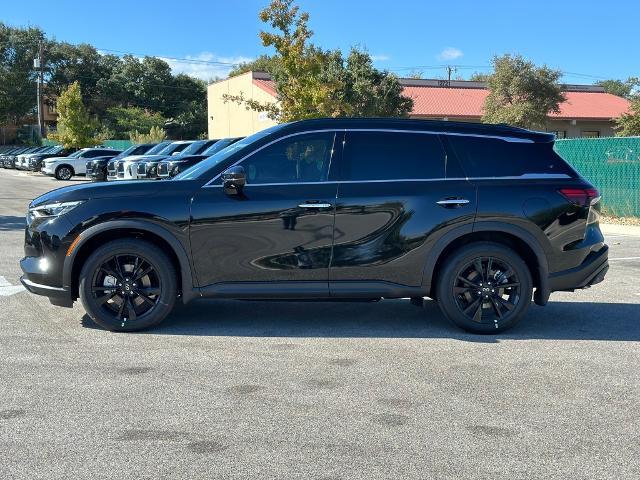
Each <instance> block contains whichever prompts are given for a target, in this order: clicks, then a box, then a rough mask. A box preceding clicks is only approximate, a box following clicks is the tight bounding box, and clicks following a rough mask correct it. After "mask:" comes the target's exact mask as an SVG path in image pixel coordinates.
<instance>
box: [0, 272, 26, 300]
mask: <svg viewBox="0 0 640 480" xmlns="http://www.w3.org/2000/svg"><path fill="white" fill-rule="evenodd" d="M23 290H25V288H24V287H23V286H22V285H11V282H9V281H8V280H7V279H6V278H4V277H3V276H2V275H0V297H8V296H9V295H15V294H16V293H20V292H22V291H23Z"/></svg>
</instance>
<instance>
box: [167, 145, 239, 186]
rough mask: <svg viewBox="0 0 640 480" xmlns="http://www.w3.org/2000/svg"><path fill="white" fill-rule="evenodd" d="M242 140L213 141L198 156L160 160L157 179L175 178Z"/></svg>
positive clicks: (182, 156)
mask: <svg viewBox="0 0 640 480" xmlns="http://www.w3.org/2000/svg"><path fill="white" fill-rule="evenodd" d="M242 138H244V137H230V138H223V139H222V140H218V141H213V144H212V145H210V146H209V148H207V149H206V150H204V151H203V152H202V153H200V154H198V155H180V156H178V157H175V158H171V159H167V160H162V161H160V162H158V167H157V174H158V178H170V177H175V176H176V175H177V174H178V173H180V172H184V171H185V170H186V169H187V168H190V167H193V166H194V165H195V164H196V163H199V162H201V161H202V160H204V159H205V158H209V157H210V156H212V155H215V154H216V153H218V152H219V151H220V150H222V149H223V148H227V147H228V146H229V145H231V144H233V143H236V142H237V141H238V140H241V139H242Z"/></svg>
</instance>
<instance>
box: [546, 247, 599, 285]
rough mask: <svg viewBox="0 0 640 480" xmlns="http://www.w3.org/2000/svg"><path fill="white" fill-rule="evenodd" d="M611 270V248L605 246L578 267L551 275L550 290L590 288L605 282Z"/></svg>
mask: <svg viewBox="0 0 640 480" xmlns="http://www.w3.org/2000/svg"><path fill="white" fill-rule="evenodd" d="M608 270H609V247H608V246H606V245H603V246H602V248H601V249H600V250H598V251H595V252H591V253H590V254H589V255H587V258H585V260H584V261H583V262H582V263H581V264H580V265H578V266H577V267H574V268H570V269H568V270H563V271H561V272H556V273H552V274H551V275H549V290H550V291H551V292H556V291H569V292H572V291H573V290H578V289H581V288H589V287H590V286H591V285H595V284H597V283H600V282H602V281H603V280H604V277H605V275H606V273H607V271H608Z"/></svg>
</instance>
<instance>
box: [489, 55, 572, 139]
mask: <svg viewBox="0 0 640 480" xmlns="http://www.w3.org/2000/svg"><path fill="white" fill-rule="evenodd" d="M493 67H494V73H493V74H492V75H491V76H490V77H489V79H488V86H489V95H488V96H487V98H486V100H485V104H484V116H483V118H482V120H483V122H486V123H507V124H510V125H515V126H519V127H524V128H544V125H545V123H546V120H547V115H548V114H549V113H558V112H559V111H560V104H561V103H562V102H563V101H564V100H565V96H564V95H563V93H562V89H561V86H560V84H559V82H558V81H559V79H560V77H561V72H560V71H558V70H552V69H550V68H548V67H547V66H542V67H536V66H535V65H534V64H533V63H532V62H529V61H527V60H525V59H524V58H523V57H522V56H520V55H516V56H511V55H504V56H501V57H498V56H496V57H494V59H493Z"/></svg>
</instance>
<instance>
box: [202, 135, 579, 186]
mask: <svg viewBox="0 0 640 480" xmlns="http://www.w3.org/2000/svg"><path fill="white" fill-rule="evenodd" d="M326 132H333V133H335V135H336V138H337V134H338V133H339V132H343V133H347V132H384V133H415V134H426V135H451V136H459V137H478V138H493V139H496V140H503V141H505V142H512V143H535V142H534V141H533V140H531V139H529V138H519V137H509V136H501V135H483V134H479V133H460V132H434V131H431V130H403V129H391V128H324V129H319V130H305V131H302V132H293V133H290V134H288V135H285V136H284V137H279V138H276V139H275V140H272V141H271V142H269V143H266V144H265V145H263V146H261V147H260V148H258V149H257V150H254V151H253V152H251V153H249V154H247V155H245V156H244V157H242V158H241V159H240V160H238V161H237V162H235V163H233V164H232V165H229V166H228V167H227V168H231V167H235V166H236V165H238V164H240V163H241V162H243V161H245V160H246V159H247V158H249V157H251V156H252V155H255V154H256V153H258V152H260V151H261V150H263V149H265V148H267V147H269V146H271V145H273V144H274V143H277V142H280V141H281V140H286V139H287V138H291V137H295V136H297V135H306V134H311V133H326ZM334 149H335V138H334ZM331 157H332V158H331V160H333V151H332V155H331ZM223 173H224V170H223V171H222V172H220V173H219V174H217V175H216V176H215V177H213V178H212V179H211V180H209V181H208V182H207V183H205V184H204V185H203V186H202V187H201V188H209V187H218V186H221V185H212V182H214V181H216V180H217V179H218V178H220V175H222V174H223ZM550 175H554V174H550ZM562 175H563V176H562V177H558V178H570V177H569V176H568V175H565V174H562ZM520 178H534V177H531V176H529V177H508V176H505V177H475V178H473V180H487V179H507V180H508V179H520ZM546 178H551V177H549V176H546ZM442 180H453V179H439V178H434V179H398V180H348V181H344V182H342V183H364V182H378V181H379V182H389V181H391V182H400V181H410V182H419V181H442ZM457 180H465V179H464V178H460V179H457ZM466 180H472V178H467V179H466ZM310 183H340V182H337V181H326V182H296V183H260V184H259V183H256V184H252V185H253V186H257V185H305V184H310ZM247 185H249V184H247Z"/></svg>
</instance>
